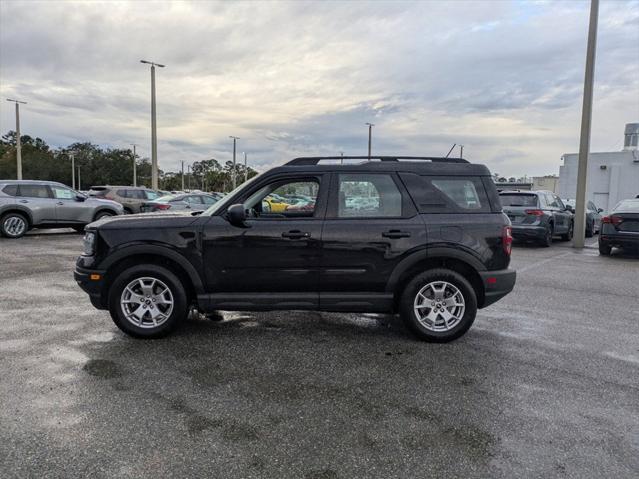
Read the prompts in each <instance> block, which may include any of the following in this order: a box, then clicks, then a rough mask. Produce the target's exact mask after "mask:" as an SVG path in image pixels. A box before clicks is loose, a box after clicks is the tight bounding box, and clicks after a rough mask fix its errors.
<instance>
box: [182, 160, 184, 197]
mask: <svg viewBox="0 0 639 479" xmlns="http://www.w3.org/2000/svg"><path fill="white" fill-rule="evenodd" d="M182 191H184V160H182Z"/></svg>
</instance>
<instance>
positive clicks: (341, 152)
mask: <svg viewBox="0 0 639 479" xmlns="http://www.w3.org/2000/svg"><path fill="white" fill-rule="evenodd" d="M339 156H341V157H342V158H341V159H340V160H339V164H340V165H343V164H344V152H343V151H340V152H339ZM368 156H369V157H370V154H369V155H368Z"/></svg>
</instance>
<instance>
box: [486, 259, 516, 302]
mask: <svg viewBox="0 0 639 479" xmlns="http://www.w3.org/2000/svg"><path fill="white" fill-rule="evenodd" d="M479 276H480V277H481V281H482V284H483V285H484V302H483V303H482V304H481V305H479V307H480V308H485V307H486V306H490V305H491V304H493V303H494V302H496V301H499V300H500V299H501V298H503V297H504V296H506V295H507V294H508V293H510V292H511V291H512V290H513V288H514V287H515V281H516V279H517V272H516V271H515V270H514V269H502V270H498V271H480V272H479Z"/></svg>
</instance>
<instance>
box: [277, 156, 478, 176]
mask: <svg viewBox="0 0 639 479" xmlns="http://www.w3.org/2000/svg"><path fill="white" fill-rule="evenodd" d="M343 159H344V160H360V161H359V163H348V162H347V163H343V164H342V163H341V160H342V157H339V156H327V157H304V158H296V159H294V160H292V161H290V162H288V163H286V164H285V165H282V166H278V167H276V168H273V169H272V170H270V173H300V172H309V173H312V172H331V171H339V172H344V173H348V172H353V173H366V172H394V171H397V172H406V173H416V174H418V175H434V176H462V175H464V176H490V171H489V170H488V168H487V167H486V166H484V165H480V164H475V163H469V162H467V161H466V160H464V159H461V158H436V157H432V158H431V157H399V156H397V157H389V156H384V157H372V160H371V161H368V157H366V156H345V157H344V158H343ZM323 160H330V161H334V162H335V163H328V164H321V163H320V162H321V161H323ZM373 160H375V161H373ZM377 160H380V161H377ZM337 162H340V163H337Z"/></svg>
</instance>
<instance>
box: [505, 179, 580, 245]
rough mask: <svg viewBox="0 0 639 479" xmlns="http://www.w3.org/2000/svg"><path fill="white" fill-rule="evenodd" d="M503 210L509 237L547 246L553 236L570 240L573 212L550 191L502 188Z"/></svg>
mask: <svg viewBox="0 0 639 479" xmlns="http://www.w3.org/2000/svg"><path fill="white" fill-rule="evenodd" d="M499 198H500V199H501V204H502V206H503V209H504V213H506V214H507V215H508V217H509V218H510V221H511V222H512V228H513V237H514V238H515V239H520V240H533V241H536V242H538V243H539V244H541V245H542V246H550V245H551V244H552V239H553V236H556V235H560V236H561V239H562V240H564V241H570V240H571V239H572V234H573V228H574V215H573V214H572V211H571V209H570V208H569V207H567V206H566V205H564V204H563V202H562V201H561V199H560V198H559V197H558V196H557V195H556V194H554V193H553V192H552V191H502V192H501V193H499Z"/></svg>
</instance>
